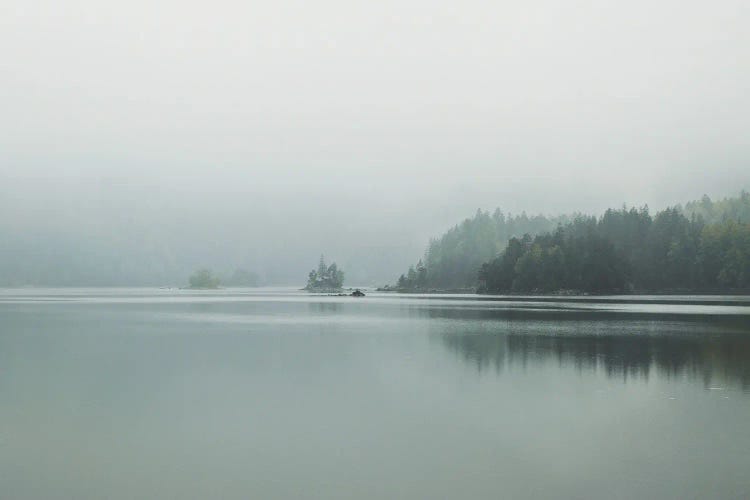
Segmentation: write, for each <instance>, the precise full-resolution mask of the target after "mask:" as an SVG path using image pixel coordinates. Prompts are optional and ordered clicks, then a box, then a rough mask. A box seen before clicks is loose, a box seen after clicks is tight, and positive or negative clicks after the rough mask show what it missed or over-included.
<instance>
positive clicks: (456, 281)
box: [395, 208, 570, 291]
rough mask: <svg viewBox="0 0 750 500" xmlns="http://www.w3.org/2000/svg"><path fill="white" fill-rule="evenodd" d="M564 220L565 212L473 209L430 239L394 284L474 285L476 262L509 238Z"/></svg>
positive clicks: (402, 287) (407, 286) (407, 287)
mask: <svg viewBox="0 0 750 500" xmlns="http://www.w3.org/2000/svg"><path fill="white" fill-rule="evenodd" d="M568 220H570V217H568V216H558V217H546V216H543V215H535V216H528V215H526V213H521V214H520V215H513V214H507V215H506V214H504V213H503V212H502V211H501V210H500V209H499V208H498V209H496V210H495V211H494V212H493V213H492V214H490V213H489V212H486V211H482V210H477V212H476V214H475V215H474V217H473V218H469V219H465V220H464V221H463V222H461V223H460V224H456V225H455V226H454V227H452V228H451V229H449V230H448V231H447V232H446V233H445V234H443V235H442V236H441V237H439V238H435V239H433V240H431V241H430V243H429V245H428V247H427V250H426V252H425V255H424V259H420V260H419V261H418V262H417V264H416V266H411V267H410V268H409V270H408V271H407V272H406V273H404V274H402V275H401V276H400V277H399V279H398V282H397V283H396V286H395V288H396V289H398V290H404V291H420V290H424V291H426V290H431V289H441V290H447V289H467V288H475V287H476V284H477V269H478V268H479V266H481V265H482V263H484V262H487V261H489V260H490V259H492V258H494V257H495V256H496V255H497V254H498V252H500V251H502V250H503V249H504V248H505V245H506V243H507V242H508V239H509V238H511V237H513V236H522V235H524V234H531V235H534V234H537V233H541V232H545V231H549V230H552V229H554V228H555V227H556V226H557V225H558V224H561V223H565V222H567V221H568Z"/></svg>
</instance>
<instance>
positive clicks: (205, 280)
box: [188, 269, 220, 290]
mask: <svg viewBox="0 0 750 500" xmlns="http://www.w3.org/2000/svg"><path fill="white" fill-rule="evenodd" d="M188 281H189V283H190V286H189V287H188V288H189V289H191V290H216V289H217V288H219V283H220V280H219V278H217V277H216V276H214V274H213V273H212V272H211V271H210V270H209V269H199V270H198V271H196V272H194V273H193V274H192V275H191V276H190V279H189V280H188Z"/></svg>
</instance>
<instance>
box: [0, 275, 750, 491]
mask: <svg viewBox="0 0 750 500" xmlns="http://www.w3.org/2000/svg"><path fill="white" fill-rule="evenodd" d="M494 299H495V300H487V298H486V297H473V296H460V297H452V296H397V295H378V294H373V293H370V294H368V296H367V297H365V298H363V299H356V298H349V297H325V296H310V295H306V294H302V293H299V292H296V291H292V290H283V289H275V290H259V291H252V290H220V291H215V292H190V291H183V290H142V289H65V290H59V289H58V290H55V289H50V290H44V289H35V290H1V291H0V497H2V498H12V499H30V498H75V499H85V498H91V499H94V498H113V499H120V498H122V499H125V498H180V499H184V498H238V499H239V498H264V499H265V498H270V499H273V498H347V499H348V498H362V499H370V498H373V499H374V498H425V499H427V498H430V499H433V498H452V499H454V498H605V497H606V498H747V497H748V495H750V474H748V473H747V471H748V470H750V303H748V301H747V300H744V299H739V300H738V299H736V298H732V297H725V298H718V299H717V298H714V297H680V298H677V299H670V300H666V301H665V300H663V298H661V299H660V298H653V297H651V298H650V297H643V298H635V299H634V298H632V297H629V298H617V297H612V298H608V299H607V300H595V301H592V300H591V299H590V298H584V299H580V300H576V299H575V298H574V299H568V298H560V299H556V298H555V299H549V298H544V299H542V298H534V297H528V298H524V299H521V300H518V299H515V300H513V301H507V300H506V299H505V298H494ZM498 299H500V300H498Z"/></svg>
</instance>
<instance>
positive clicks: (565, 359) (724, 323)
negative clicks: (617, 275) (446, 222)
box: [429, 311, 750, 390]
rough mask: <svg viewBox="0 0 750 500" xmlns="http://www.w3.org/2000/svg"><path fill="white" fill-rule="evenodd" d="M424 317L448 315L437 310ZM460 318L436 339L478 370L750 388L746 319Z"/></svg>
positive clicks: (584, 315)
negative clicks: (538, 368) (526, 369)
mask: <svg viewBox="0 0 750 500" xmlns="http://www.w3.org/2000/svg"><path fill="white" fill-rule="evenodd" d="M464 313H466V311H464ZM429 315H430V316H440V317H446V316H447V317H451V316H453V314H452V313H447V314H446V313H445V312H444V311H443V312H436V313H430V314H429ZM462 316H463V317H464V320H461V321H455V322H450V321H449V322H446V323H443V324H442V325H443V326H442V327H441V332H440V337H441V339H442V342H443V343H444V344H445V345H446V346H447V347H448V348H450V349H451V350H452V351H455V352H456V353H458V354H459V355H460V356H461V358H462V359H463V360H464V361H466V362H468V363H471V364H473V365H475V366H476V367H477V369H479V370H485V369H488V368H490V369H493V368H494V369H495V370H497V371H498V372H499V371H500V370H501V369H503V367H508V368H513V367H514V366H527V365H529V364H533V363H549V362H551V361H557V363H558V364H559V365H560V366H573V367H575V368H577V369H578V370H604V372H605V373H606V374H607V376H609V377H619V378H623V379H627V377H633V376H638V377H648V376H649V374H650V373H651V371H652V370H656V372H657V373H658V374H659V375H661V376H666V377H681V376H687V377H690V378H694V379H700V380H702V381H703V383H704V384H705V385H707V386H708V385H710V384H711V383H712V382H713V383H717V382H720V381H721V382H726V383H730V384H739V385H741V386H742V387H743V388H744V389H746V390H747V389H750V331H749V330H748V328H747V325H748V323H747V318H737V317H734V318H732V317H727V318H717V317H712V318H711V317H703V318H702V320H701V319H700V318H698V317H685V316H682V317H681V318H680V320H681V321H675V318H663V317H659V316H656V315H651V316H650V317H648V318H646V317H644V316H643V315H641V316H640V317H639V315H630V316H628V317H627V318H626V319H623V318H615V317H614V316H616V315H609V314H604V315H602V314H601V313H598V314H597V313H593V314H592V313H590V312H588V313H587V312H582V313H578V314H567V315H565V314H558V313H552V314H548V315H547V314H544V315H540V314H533V313H531V314H529V313H528V312H527V313H525V314H519V312H518V311H514V312H513V313H512V314H509V315H505V316H504V317H503V318H502V319H504V321H503V320H502V319H501V318H500V317H497V311H495V312H493V313H492V314H491V316H492V317H490V318H488V317H487V315H484V314H482V313H481V312H478V311H473V312H472V313H471V314H469V315H468V316H473V317H472V318H471V320H469V321H466V319H468V318H467V317H466V316H467V315H466V314H462ZM501 316H503V315H501ZM542 318H545V319H542ZM657 318H658V319H657ZM487 319H490V321H487ZM476 320H480V321H476ZM481 320H485V321H481Z"/></svg>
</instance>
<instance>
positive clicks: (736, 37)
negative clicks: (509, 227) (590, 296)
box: [0, 0, 750, 285]
mask: <svg viewBox="0 0 750 500" xmlns="http://www.w3.org/2000/svg"><path fill="white" fill-rule="evenodd" d="M749 14H750V12H749V7H748V6H747V5H746V3H745V2H740V1H736V2H735V1H719V2H713V3H711V4H708V3H705V2H697V1H696V2H684V1H681V2H677V1H662V2H657V3H654V2H645V1H640V0H638V1H634V2H628V3H626V4H625V3H621V2H618V3H610V2H604V3H603V2H566V3H565V4H560V3H559V2H551V1H534V2H480V1H469V2H462V3H461V4H460V6H459V4H458V3H456V2H417V1H411V2H378V3H377V4H372V3H367V4H356V3H351V2H331V1H324V2H317V3H305V2H292V1H280V2H273V3H269V2H264V3H256V2H252V3H239V2H237V3H234V2H222V1H219V2H213V3H211V4H210V5H209V4H204V3H199V2H159V4H158V5H153V4H152V3H149V2H142V1H133V2H129V3H127V4H121V5H103V4H101V3H98V2H83V1H69V2H64V3H62V4H61V3H59V2H20V1H16V0H10V1H6V2H3V3H2V5H0V56H1V57H0V104H1V105H2V110H3V112H2V115H0V116H1V117H0V255H2V261H3V265H2V268H1V269H0V271H1V272H0V281H2V282H3V283H5V284H38V285H43V284H66V285H77V284H81V285H87V284H98V285H138V284H149V285H179V284H184V283H185V281H186V279H187V275H188V274H189V273H190V272H192V271H193V270H194V269H196V268H198V267H210V268H212V269H215V270H217V271H219V272H225V273H227V272H231V271H232V270H234V269H235V268H246V269H249V270H253V271H256V272H258V273H259V274H260V275H261V276H262V277H263V279H264V282H265V283H267V284H302V283H303V282H304V279H305V275H306V272H307V271H308V270H309V269H311V268H312V267H314V266H315V265H316V263H317V260H318V258H319V256H320V254H325V255H326V257H327V258H328V259H329V260H335V261H337V262H338V264H339V265H340V266H341V267H342V268H343V269H344V270H345V271H346V272H347V284H352V285H370V284H382V283H385V282H388V281H391V280H393V279H394V278H395V277H396V276H397V275H398V274H399V273H400V272H403V270H404V268H405V267H406V266H408V265H409V264H410V263H413V262H414V261H415V259H416V258H418V257H419V256H420V255H421V254H422V252H423V251H424V249H425V245H426V244H427V242H428V240H429V238H430V237H433V236H437V235H439V234H440V233H441V232H442V231H444V230H446V229H447V228H449V227H451V226H452V225H454V224H456V223H458V222H460V221H461V220H462V219H463V218H465V217H468V216H471V215H472V214H473V213H474V212H475V211H476V209H477V208H482V209H494V208H495V207H500V208H501V209H502V210H504V211H506V212H513V213H518V212H521V211H526V212H528V213H544V214H563V213H571V212H576V211H581V212H585V213H593V214H596V213H599V212H600V211H601V210H604V209H605V208H607V207H610V206H619V205H621V204H622V203H627V204H629V205H642V204H649V205H650V206H651V207H655V208H659V207H665V206H668V205H673V204H676V203H684V202H685V201H688V200H692V199H697V198H699V197H700V196H701V195H703V194H704V193H705V194H709V195H710V196H711V197H714V198H718V197H722V196H726V195H731V194H736V193H737V192H738V191H739V190H740V189H742V188H747V187H748V186H750V168H748V159H749V157H750V151H748V146H747V117H748V116H750V97H748V93H747V89H748V88H750V34H749V33H748V32H747V29H746V26H747V22H748V19H749Z"/></svg>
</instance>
